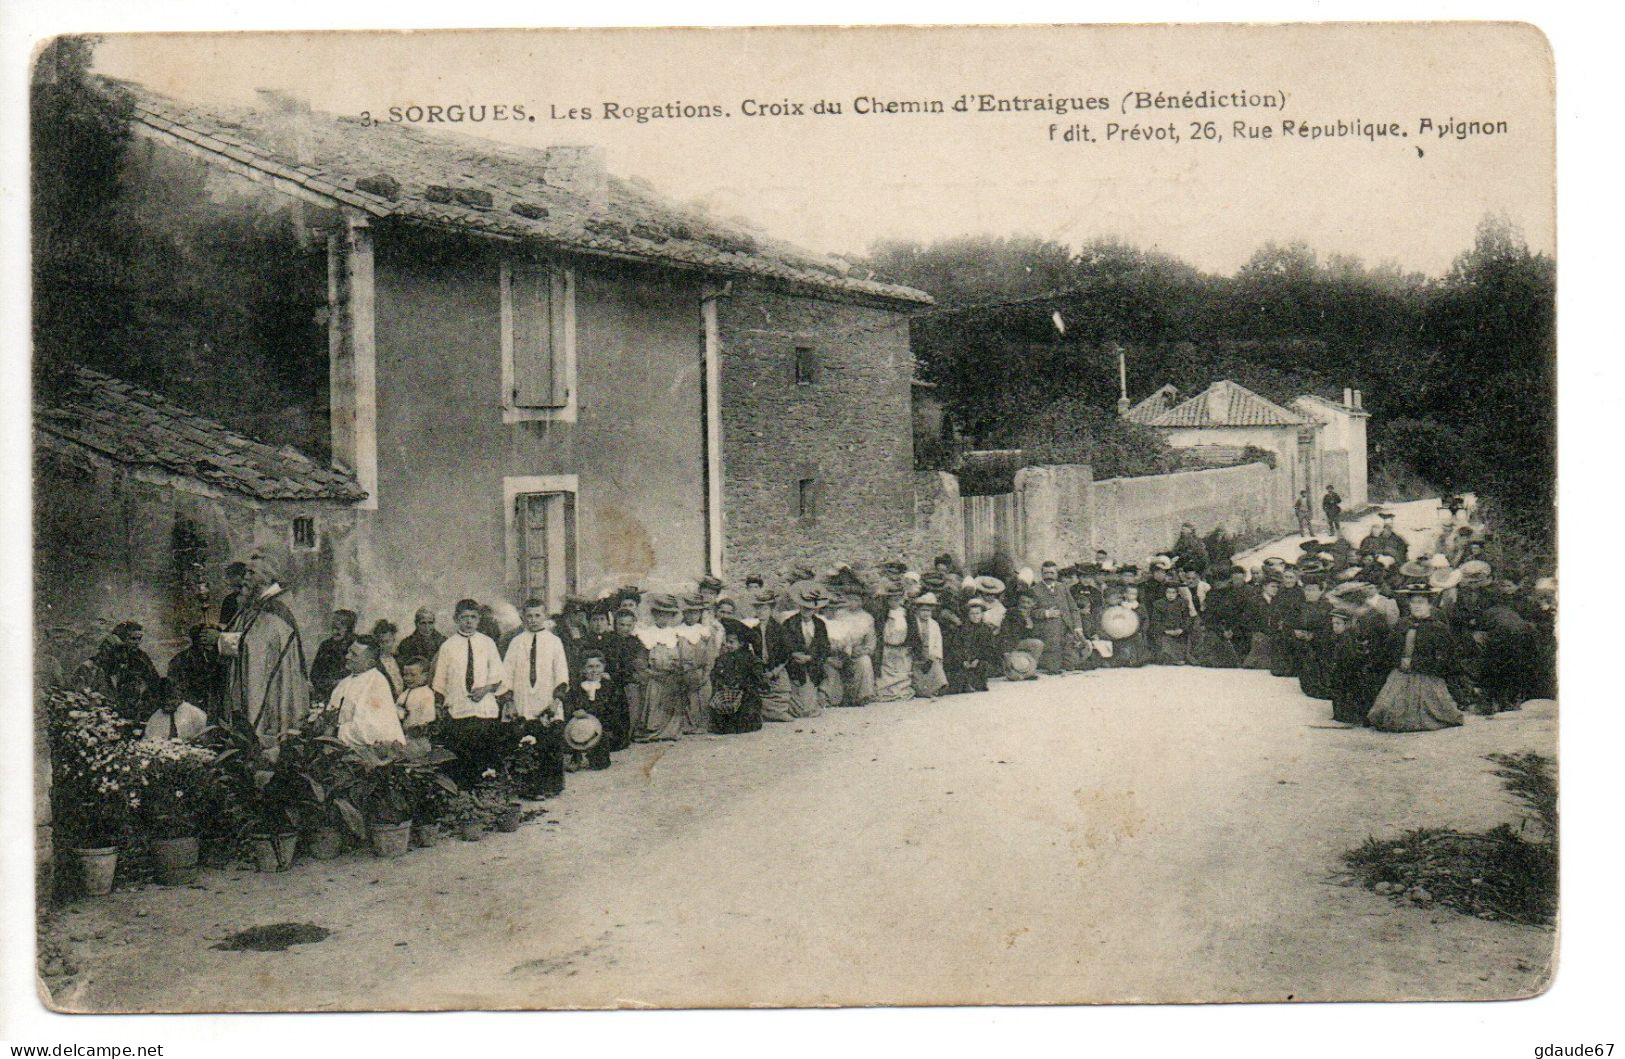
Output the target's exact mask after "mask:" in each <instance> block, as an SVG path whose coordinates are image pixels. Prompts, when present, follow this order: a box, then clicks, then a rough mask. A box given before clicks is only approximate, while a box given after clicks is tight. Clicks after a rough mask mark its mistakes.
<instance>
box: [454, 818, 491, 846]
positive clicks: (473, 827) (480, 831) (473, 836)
mask: <svg viewBox="0 0 1625 1059" xmlns="http://www.w3.org/2000/svg"><path fill="white" fill-rule="evenodd" d="M457 833H458V834H459V835H461V836H462V839H463V841H464V842H478V841H479V840H480V839H481V837H483V836H484V834H485V827H484V826H483V825H482V824H481V823H480V822H479V821H478V820H464V821H463V822H462V823H460V824H458V825H457Z"/></svg>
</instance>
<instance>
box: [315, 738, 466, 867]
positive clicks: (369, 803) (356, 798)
mask: <svg viewBox="0 0 1625 1059" xmlns="http://www.w3.org/2000/svg"><path fill="white" fill-rule="evenodd" d="M351 753H352V754H353V755H354V759H355V761H356V762H357V763H358V764H359V765H360V772H359V774H358V775H357V776H356V778H355V781H354V783H353V784H352V785H351V786H350V788H349V791H348V792H347V793H348V797H345V798H341V799H340V800H339V803H338V805H339V811H340V812H341V813H343V815H344V821H345V825H346V826H347V827H348V828H349V830H350V832H351V834H354V835H355V836H356V837H357V838H360V839H367V838H370V839H371V840H372V848H373V852H374V853H376V854H377V855H378V856H380V857H399V856H401V855H402V854H404V853H405V852H406V850H407V848H408V847H409V845H410V843H411V837H412V818H413V816H414V815H415V814H416V813H417V811H418V807H419V806H420V805H421V804H422V802H423V800H424V797H425V795H426V794H427V793H428V792H429V790H430V789H431V788H434V787H438V788H440V789H441V790H443V791H446V792H448V793H455V792H456V790H457V785H456V784H455V783H453V782H452V781H451V780H450V779H449V778H447V777H446V776H443V775H441V773H440V771H439V768H438V766H440V765H442V764H445V763H446V762H448V761H451V760H452V755H451V754H450V753H449V752H448V751H445V750H442V749H439V748H433V749H430V750H422V749H419V748H416V747H403V746H359V747H355V748H353V749H352V751H351Z"/></svg>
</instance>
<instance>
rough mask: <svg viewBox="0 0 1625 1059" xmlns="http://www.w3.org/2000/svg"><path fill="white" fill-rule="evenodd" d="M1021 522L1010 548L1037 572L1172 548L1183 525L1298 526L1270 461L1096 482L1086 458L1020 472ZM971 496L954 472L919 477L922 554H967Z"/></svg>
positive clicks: (1140, 557) (917, 547) (917, 528)
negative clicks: (1049, 563)
mask: <svg viewBox="0 0 1625 1059" xmlns="http://www.w3.org/2000/svg"><path fill="white" fill-rule="evenodd" d="M1015 491H1016V493H1017V494H1018V497H1019V500H1020V503H1019V504H1017V505H1016V510H1017V511H1018V512H1019V513H1020V515H1019V517H1020V522H1021V524H1020V526H1019V527H1016V531H1015V533H1014V534H1013V537H1014V539H1013V540H1011V541H1009V542H1006V547H1005V548H1003V549H1002V551H1003V553H1004V554H1006V555H1009V556H1010V557H1011V558H1012V559H1014V560H1015V562H1016V563H1017V564H1018V565H1024V566H1032V567H1034V568H1035V569H1036V567H1037V566H1038V564H1039V563H1041V562H1043V561H1044V560H1046V559H1054V560H1055V561H1057V562H1059V563H1062V564H1063V565H1064V564H1067V563H1073V562H1087V561H1089V560H1090V559H1092V558H1093V556H1094V553H1095V550H1096V549H1098V548H1104V549H1105V550H1106V551H1107V552H1108V553H1109V554H1110V555H1111V557H1112V558H1113V559H1114V560H1117V561H1119V562H1133V563H1140V562H1144V561H1145V559H1146V558H1147V557H1149V556H1151V555H1155V554H1156V553H1158V552H1160V551H1162V550H1163V549H1165V548H1168V547H1170V546H1171V545H1172V544H1173V542H1174V539H1175V538H1176V537H1177V536H1178V535H1179V524H1180V523H1181V522H1190V523H1192V524H1194V525H1195V526H1196V529H1197V531H1198V532H1199V533H1201V534H1202V535H1204V536H1205V535H1206V534H1207V533H1208V532H1210V531H1211V530H1213V529H1215V528H1218V527H1222V528H1224V529H1225V530H1227V531H1229V532H1230V533H1233V534H1241V533H1247V532H1250V531H1256V530H1271V531H1273V530H1283V531H1284V530H1287V529H1290V528H1292V527H1291V522H1292V516H1291V512H1290V510H1288V511H1285V512H1283V511H1282V510H1281V509H1280V502H1279V496H1278V495H1277V493H1278V491H1277V489H1276V479H1275V472H1274V471H1273V470H1272V469H1271V468H1269V467H1268V466H1266V465H1265V464H1261V463H1251V464H1246V465H1244V466H1241V467H1221V468H1215V469H1212V470H1201V471H1177V472H1175V473H1173V474H1161V475H1150V476H1147V477H1144V478H1110V479H1107V480H1105V481H1102V482H1097V481H1095V480H1094V477H1093V475H1092V474H1091V472H1090V469H1089V467H1088V466H1086V465H1080V464H1066V465H1056V466H1044V467H1024V468H1022V469H1021V470H1020V471H1018V472H1017V473H1016V481H1015ZM964 505H965V501H964V500H963V499H962V498H961V497H960V495H959V483H958V479H956V478H955V477H954V476H953V475H951V474H943V473H940V472H926V473H921V474H918V475H916V476H915V510H914V523H915V524H914V548H913V552H914V554H913V556H912V557H913V558H914V559H915V560H916V561H917V562H920V563H928V562H930V560H931V557H932V556H934V555H939V554H941V553H943V552H948V553H949V554H951V555H953V556H954V557H955V558H956V559H960V560H963V559H964V557H965V549H966V546H967V545H966V541H965V534H966V529H965V519H964Z"/></svg>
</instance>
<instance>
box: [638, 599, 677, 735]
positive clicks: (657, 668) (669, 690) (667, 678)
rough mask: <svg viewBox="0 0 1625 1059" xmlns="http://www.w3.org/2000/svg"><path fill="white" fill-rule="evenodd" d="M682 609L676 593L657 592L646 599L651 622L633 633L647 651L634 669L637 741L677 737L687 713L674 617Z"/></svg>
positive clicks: (675, 619)
mask: <svg viewBox="0 0 1625 1059" xmlns="http://www.w3.org/2000/svg"><path fill="white" fill-rule="evenodd" d="M682 613H683V608H682V606H681V605H680V604H679V603H678V602H677V597H676V596H671V595H665V594H659V595H655V596H653V597H651V598H650V600H649V616H650V618H651V619H652V620H653V622H654V624H652V625H646V626H641V627H639V629H638V630H637V637H638V640H639V641H640V642H642V644H643V647H644V650H645V651H647V652H648V661H647V663H646V664H645V666H644V667H643V669H642V670H641V671H640V672H639V673H638V716H637V717H636V718H634V730H633V733H632V738H633V739H635V740H637V741H638V742H640V743H649V742H657V741H661V740H667V739H680V738H682V735H683V722H684V721H685V720H686V718H687V716H688V684H687V681H686V679H685V674H684V665H683V648H682V646H681V643H680V640H679V634H678V625H677V623H678V619H679V618H680V617H681V615H682Z"/></svg>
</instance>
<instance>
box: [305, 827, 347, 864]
mask: <svg viewBox="0 0 1625 1059" xmlns="http://www.w3.org/2000/svg"><path fill="white" fill-rule="evenodd" d="M305 851H306V852H307V853H309V854H310V855H311V857H312V859H314V860H332V859H333V858H334V857H336V856H338V855H339V854H340V853H342V852H344V832H342V831H340V830H339V829H338V828H336V827H322V828H317V829H316V830H315V831H314V832H312V834H311V835H310V837H309V839H308V840H306V842H305Z"/></svg>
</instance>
